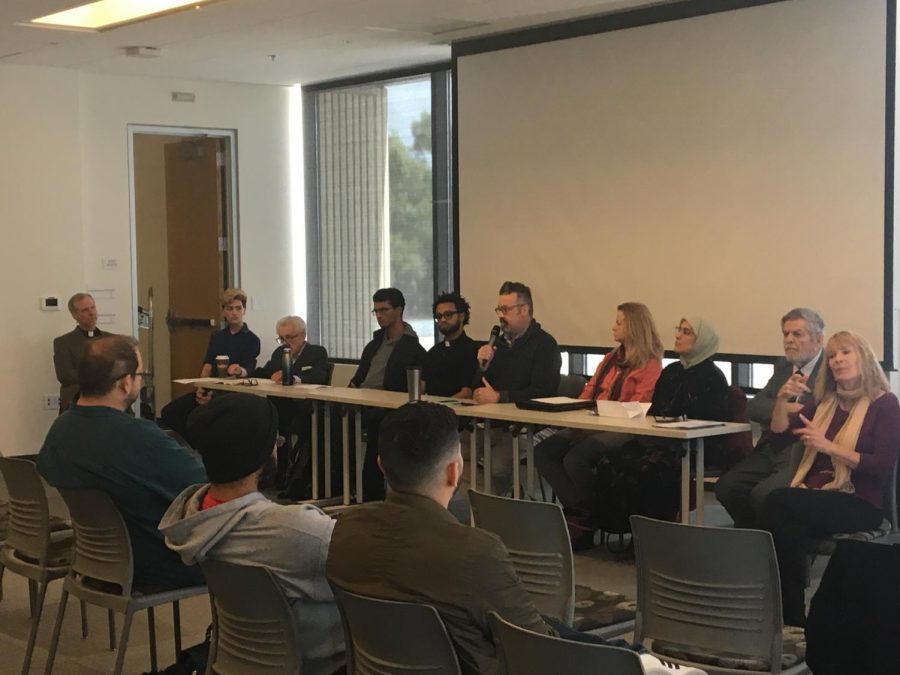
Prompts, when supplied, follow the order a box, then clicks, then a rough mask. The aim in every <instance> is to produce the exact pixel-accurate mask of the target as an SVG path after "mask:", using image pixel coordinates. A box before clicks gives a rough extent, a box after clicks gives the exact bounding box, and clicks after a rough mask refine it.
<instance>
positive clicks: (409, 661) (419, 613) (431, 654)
mask: <svg viewBox="0 0 900 675" xmlns="http://www.w3.org/2000/svg"><path fill="white" fill-rule="evenodd" d="M332 589H333V590H334V597H335V599H336V600H337V603H338V607H339V608H340V611H341V620H342V621H343V623H344V635H345V637H346V642H347V672H348V673H350V674H351V675H409V674H410V673H430V674H431V675H459V673H460V670H459V661H458V660H457V658H456V651H455V650H454V649H453V644H452V643H451V642H450V636H449V635H447V629H446V628H445V627H444V622H443V621H441V617H440V615H439V614H438V612H437V610H436V609H435V608H434V607H432V606H431V605H423V604H418V603H414V602H396V601H393V600H378V599H375V598H369V597H366V596H363V595H357V594H356V593H351V592H350V591H346V590H343V589H341V588H338V587H336V586H334V585H332Z"/></svg>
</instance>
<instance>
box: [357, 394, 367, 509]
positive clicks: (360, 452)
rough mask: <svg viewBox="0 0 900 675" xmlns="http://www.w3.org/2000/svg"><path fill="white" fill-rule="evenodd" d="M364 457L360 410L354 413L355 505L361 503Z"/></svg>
mask: <svg viewBox="0 0 900 675" xmlns="http://www.w3.org/2000/svg"><path fill="white" fill-rule="evenodd" d="M365 456H366V449H365V448H364V447H363V439H362V410H357V411H356V503H357V504H362V501H363V479H362V478H363V472H362V467H363V458H365Z"/></svg>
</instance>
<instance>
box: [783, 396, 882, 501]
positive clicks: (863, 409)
mask: <svg viewBox="0 0 900 675" xmlns="http://www.w3.org/2000/svg"><path fill="white" fill-rule="evenodd" d="M839 403H840V399H839V398H838V396H837V395H836V394H830V395H829V396H828V397H827V398H825V400H823V401H822V402H821V403H820V404H819V405H818V407H817V408H816V414H815V416H814V417H813V421H812V423H813V426H815V427H817V428H819V429H823V430H826V431H827V430H828V427H829V426H831V420H832V418H833V417H834V413H835V411H836V410H837V408H838V405H839ZM868 410H869V397H868V396H860V397H859V398H857V399H856V401H855V403H854V404H853V407H852V408H850V414H849V415H848V416H847V421H846V422H844V424H843V426H842V427H841V428H840V429H839V430H838V432H837V434H836V435H835V437H834V440H833V441H832V442H833V443H835V444H836V445H840V446H841V447H843V448H847V449H850V450H855V449H856V442H857V441H858V440H859V431H860V429H862V424H863V420H864V419H865V418H866V413H867V412H868ZM818 454H819V451H818V450H816V449H815V448H812V447H807V448H806V449H805V450H804V451H803V458H802V459H801V460H800V466H799V467H797V473H795V474H794V478H793V480H791V487H803V488H805V487H806V484H805V483H804V482H803V481H804V480H805V479H806V474H808V473H809V470H810V469H811V468H812V465H813V462H815V460H816V455H818ZM831 465H832V466H833V467H834V478H833V479H832V480H831V481H830V482H829V483H826V484H825V485H823V486H822V489H823V490H835V491H837V492H849V493H850V494H853V492H855V490H856V488H854V487H853V482H852V481H851V480H850V475H851V470H850V467H849V466H847V465H846V464H844V462H842V461H841V460H840V459H837V458H836V457H832V458H831Z"/></svg>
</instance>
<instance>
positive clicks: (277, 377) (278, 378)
mask: <svg viewBox="0 0 900 675" xmlns="http://www.w3.org/2000/svg"><path fill="white" fill-rule="evenodd" d="M269 379H271V380H272V382H281V371H280V370H276V371H275V372H274V373H272V377H271V378H269Z"/></svg>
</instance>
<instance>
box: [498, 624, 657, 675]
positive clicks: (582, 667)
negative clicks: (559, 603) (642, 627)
mask: <svg viewBox="0 0 900 675" xmlns="http://www.w3.org/2000/svg"><path fill="white" fill-rule="evenodd" d="M488 620H489V621H490V624H491V632H492V633H493V635H494V640H495V641H496V642H497V646H498V652H499V654H500V661H501V663H502V664H503V670H504V671H505V673H506V675H557V673H563V672H564V673H565V674H566V675H644V669H643V667H642V666H641V659H640V657H639V656H638V655H637V654H636V653H635V652H633V651H631V650H629V649H622V648H621V647H611V646H609V645H600V644H589V643H587V642H574V641H572V640H564V639H562V638H558V637H551V636H549V635H540V634H539V633H532V632H531V631H529V630H525V629H524V628H520V627H519V626H516V625H515V624H511V623H509V622H508V621H506V620H505V619H503V618H501V617H500V616H499V615H498V614H497V613H496V612H491V613H490V614H488Z"/></svg>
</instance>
